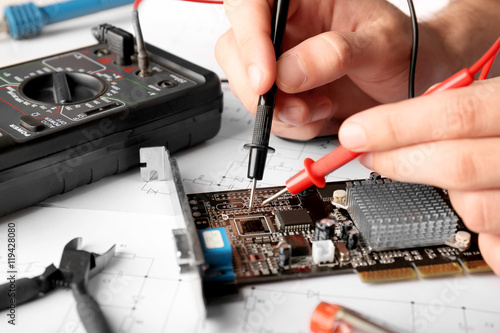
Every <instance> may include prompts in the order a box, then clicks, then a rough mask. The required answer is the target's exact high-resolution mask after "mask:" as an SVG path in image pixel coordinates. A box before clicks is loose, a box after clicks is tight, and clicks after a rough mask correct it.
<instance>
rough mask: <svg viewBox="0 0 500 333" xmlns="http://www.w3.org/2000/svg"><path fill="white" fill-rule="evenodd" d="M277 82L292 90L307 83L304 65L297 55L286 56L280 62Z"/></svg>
mask: <svg viewBox="0 0 500 333" xmlns="http://www.w3.org/2000/svg"><path fill="white" fill-rule="evenodd" d="M276 80H278V81H279V82H280V83H282V84H284V85H285V86H287V87H291V88H299V87H301V86H302V85H303V84H304V83H305V82H306V80H307V76H306V71H305V69H304V65H303V64H302V62H301V61H300V59H299V58H298V57H297V56H296V55H295V54H293V53H292V54H289V55H286V56H284V57H282V58H280V59H279V60H278V63H277V74H276Z"/></svg>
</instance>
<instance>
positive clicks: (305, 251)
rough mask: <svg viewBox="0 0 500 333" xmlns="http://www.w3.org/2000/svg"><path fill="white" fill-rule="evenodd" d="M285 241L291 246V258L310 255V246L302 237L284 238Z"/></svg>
mask: <svg viewBox="0 0 500 333" xmlns="http://www.w3.org/2000/svg"><path fill="white" fill-rule="evenodd" d="M285 241H286V242H287V243H288V244H290V245H291V246H292V257H301V256H309V255H311V246H310V245H309V242H308V241H307V240H306V239H305V238H304V237H303V236H302V235H289V236H285Z"/></svg>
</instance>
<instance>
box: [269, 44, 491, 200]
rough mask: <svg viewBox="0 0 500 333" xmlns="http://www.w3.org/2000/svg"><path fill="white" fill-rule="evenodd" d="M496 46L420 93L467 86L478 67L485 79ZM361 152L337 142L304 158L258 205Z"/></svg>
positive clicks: (318, 179)
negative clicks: (316, 156)
mask: <svg viewBox="0 0 500 333" xmlns="http://www.w3.org/2000/svg"><path fill="white" fill-rule="evenodd" d="M499 49H500V38H498V39H497V41H496V42H495V43H494V44H493V46H492V47H491V48H490V49H489V50H488V51H487V52H486V53H485V54H484V55H483V56H482V57H481V58H480V59H479V60H478V61H477V62H476V63H475V64H474V65H472V66H471V67H470V68H464V69H462V70H460V71H458V72H457V73H455V74H454V75H452V76H451V77H449V78H448V79H446V80H444V81H443V82H441V83H439V84H437V85H435V86H434V87H432V88H431V89H429V90H427V91H426V92H425V93H424V94H423V95H422V96H426V95H430V94H433V93H437V92H441V91H445V90H448V89H454V88H460V87H465V86H468V85H470V84H472V83H473V82H474V75H476V74H477V73H478V72H479V70H480V69H482V72H481V74H480V76H479V79H480V80H482V79H485V78H486V77H487V76H488V71H489V70H490V68H491V65H492V64H493V61H494V59H495V57H496V55H497V53H498V51H499ZM361 154H362V153H357V152H352V151H350V150H348V149H347V148H345V147H344V146H342V145H340V146H339V147H337V148H335V149H334V150H333V151H331V152H330V153H328V154H327V155H325V156H323V157H322V158H320V159H319V160H317V161H316V162H314V161H313V160H312V159H310V158H306V159H305V160H304V167H305V168H304V169H303V170H301V171H300V172H299V173H297V174H295V175H294V176H292V177H291V178H290V179H288V180H287V181H286V187H285V188H284V189H282V190H281V191H279V192H277V193H276V194H274V195H273V196H271V197H269V198H267V199H266V200H264V201H263V202H262V204H261V205H262V206H265V205H267V204H268V203H270V202H271V201H273V200H276V199H277V198H279V197H280V196H282V195H283V194H285V193H287V192H289V193H290V194H297V193H299V192H302V191H304V190H305V189H307V188H309V187H310V186H312V185H316V186H317V187H319V188H322V187H324V186H325V184H326V181H325V177H326V176H327V175H328V174H330V173H332V172H333V171H335V170H337V169H338V168H340V167H341V166H343V165H345V164H347V163H349V162H350V161H352V160H354V159H355V158H356V157H358V156H360V155H361Z"/></svg>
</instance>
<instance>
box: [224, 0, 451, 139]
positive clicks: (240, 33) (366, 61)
mask: <svg viewBox="0 0 500 333" xmlns="http://www.w3.org/2000/svg"><path fill="white" fill-rule="evenodd" d="M273 3H274V1H272V0H226V1H224V7H225V10H226V13H227V15H228V17H229V20H230V21H231V24H232V29H230V30H229V31H227V32H226V33H225V34H224V35H223V36H222V37H221V38H220V39H219V41H218V43H217V46H216V56H217V59H218V61H219V63H220V64H221V66H222V68H223V69H224V71H225V72H226V74H227V78H228V80H229V84H230V86H231V89H232V90H233V92H234V93H235V95H236V96H238V97H239V98H240V99H241V101H242V102H243V104H244V105H245V106H246V107H247V109H248V110H250V111H251V112H253V113H255V111H256V107H257V99H258V95H260V94H263V93H265V92H267V91H268V90H269V89H270V88H271V86H272V84H273V82H274V81H275V80H276V84H277V85H278V87H279V89H280V92H279V94H278V99H277V105H276V111H275V117H274V119H275V120H277V121H276V122H275V123H274V124H273V133H274V134H276V135H278V136H282V137H288V138H293V139H299V140H300V139H302V140H305V139H309V138H313V137H315V136H318V135H320V134H321V135H327V134H336V133H337V130H338V124H339V123H340V120H343V119H345V118H347V117H348V116H350V115H352V114H354V113H356V112H358V111H361V110H364V109H367V108H369V107H373V106H376V105H378V104H380V103H388V102H395V101H399V100H401V99H404V98H406V96H407V91H408V68H409V62H410V50H411V23H410V19H409V17H407V16H406V15H405V14H403V13H402V12H401V11H399V10H398V9H397V8H396V7H394V6H392V5H391V4H390V3H388V2H387V1H385V0H358V1H352V0H331V1H324V0H307V1H303V0H290V7H289V15H288V16H289V17H288V21H287V27H286V34H285V43H284V47H283V49H284V51H285V52H284V53H283V54H282V56H281V57H280V58H279V61H278V62H277V63H276V60H275V56H274V51H273V46H272V43H271V40H270V38H269V36H270V30H271V28H270V25H271V23H270V22H271V13H272V10H271V8H272V7H271V6H272V4H273ZM420 35H421V38H420V50H419V62H420V63H425V64H426V66H420V67H419V68H420V70H419V72H418V75H417V84H416V86H417V94H420V93H422V92H423V91H425V90H426V89H427V88H428V87H429V86H430V85H431V84H433V83H435V82H439V81H441V80H442V79H444V78H445V77H447V76H449V75H450V74H452V72H454V71H455V70H456V69H457V68H456V67H454V65H451V63H450V61H449V60H448V58H445V57H444V55H445V54H446V52H445V50H444V45H443V43H442V41H441V39H440V37H437V36H438V34H437V33H434V32H433V30H432V29H431V28H429V27H427V26H425V25H422V26H421V28H420ZM448 56H449V55H448ZM455 65H456V64H455ZM335 120H339V121H338V122H337V123H336V122H335ZM336 124H337V125H336Z"/></svg>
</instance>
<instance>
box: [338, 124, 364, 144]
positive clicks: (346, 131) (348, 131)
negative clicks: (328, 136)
mask: <svg viewBox="0 0 500 333" xmlns="http://www.w3.org/2000/svg"><path fill="white" fill-rule="evenodd" d="M339 139H340V142H342V145H343V146H344V147H346V148H347V149H359V148H363V147H364V146H365V145H366V134H365V131H364V130H363V127H361V126H360V125H358V124H353V123H351V124H344V125H342V127H340V131H339Z"/></svg>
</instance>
